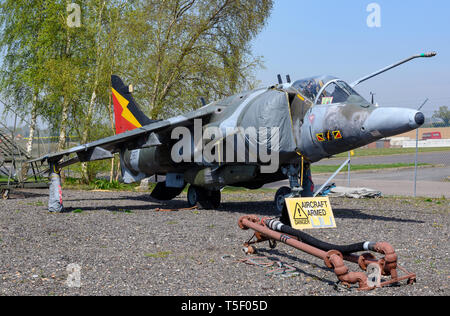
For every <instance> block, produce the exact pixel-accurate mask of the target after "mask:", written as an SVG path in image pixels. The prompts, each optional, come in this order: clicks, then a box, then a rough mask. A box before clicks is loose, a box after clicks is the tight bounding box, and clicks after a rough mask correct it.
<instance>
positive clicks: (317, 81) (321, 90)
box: [292, 76, 369, 104]
mask: <svg viewBox="0 0 450 316" xmlns="http://www.w3.org/2000/svg"><path fill="white" fill-rule="evenodd" d="M292 86H293V87H294V88H296V89H298V90H299V91H300V92H301V93H302V94H303V95H304V96H305V97H307V98H308V99H310V100H311V101H312V102H314V103H315V104H333V103H365V104H369V103H368V102H367V101H366V100H365V99H364V98H363V97H361V96H360V95H359V94H358V93H357V92H356V91H355V90H353V88H352V87H350V86H349V85H348V84H347V83H346V82H345V81H343V80H340V79H338V78H336V77H332V76H318V77H311V78H306V79H302V80H298V81H296V82H294V84H293V85H292Z"/></svg>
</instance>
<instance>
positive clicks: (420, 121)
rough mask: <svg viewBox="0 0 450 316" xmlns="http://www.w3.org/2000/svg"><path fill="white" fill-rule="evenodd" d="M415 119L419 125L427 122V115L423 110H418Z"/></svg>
mask: <svg viewBox="0 0 450 316" xmlns="http://www.w3.org/2000/svg"><path fill="white" fill-rule="evenodd" d="M414 120H415V121H416V123H417V125H423V123H425V115H423V113H422V112H418V113H417V114H416V116H415V117H414Z"/></svg>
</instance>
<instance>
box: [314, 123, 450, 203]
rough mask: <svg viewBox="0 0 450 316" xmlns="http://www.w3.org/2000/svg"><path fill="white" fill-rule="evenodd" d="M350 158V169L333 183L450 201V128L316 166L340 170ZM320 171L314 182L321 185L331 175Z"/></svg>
mask: <svg viewBox="0 0 450 316" xmlns="http://www.w3.org/2000/svg"><path fill="white" fill-rule="evenodd" d="M348 158H350V165H349V166H346V167H345V168H344V169H343V171H342V172H341V173H339V175H338V176H336V177H335V178H334V179H333V180H332V181H331V182H332V183H333V182H334V183H335V184H336V185H339V186H347V187H367V188H371V189H376V190H379V191H381V192H382V193H383V195H386V196H390V195H392V196H416V197H433V198H441V197H446V198H448V197H450V127H442V126H436V127H428V128H421V129H418V130H417V131H412V132H409V133H406V134H403V135H398V136H397V137H392V138H389V139H383V140H380V141H378V142H376V143H373V144H370V145H369V146H366V147H365V148H361V149H358V150H355V151H354V152H352V153H348V155H347V154H345V155H339V156H338V157H335V158H332V159H328V160H324V161H321V162H319V163H318V164H317V165H319V166H329V167H331V166H334V167H336V169H337V168H338V167H339V166H340V164H341V163H343V162H344V161H345V160H346V159H348ZM317 169H318V171H319V174H318V175H317V176H316V177H315V178H316V180H315V182H316V183H319V184H321V183H323V182H324V181H325V180H327V179H328V178H327V176H329V174H325V173H323V174H321V173H320V171H321V168H320V167H318V168H317Z"/></svg>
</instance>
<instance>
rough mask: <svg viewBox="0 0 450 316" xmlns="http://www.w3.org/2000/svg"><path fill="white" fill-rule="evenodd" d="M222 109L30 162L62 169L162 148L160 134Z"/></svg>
mask: <svg viewBox="0 0 450 316" xmlns="http://www.w3.org/2000/svg"><path fill="white" fill-rule="evenodd" d="M221 109H222V108H221V107H220V106H217V105H214V104H211V105H209V106H205V107H203V108H201V109H199V110H197V111H194V112H191V113H188V114H185V115H181V116H177V117H174V118H170V119H168V120H162V121H157V122H154V123H151V124H149V125H146V126H143V127H140V128H137V129H134V130H131V131H128V132H125V133H122V134H119V135H115V136H111V137H107V138H104V139H100V140H97V141H94V142H91V143H88V144H84V145H80V146H76V147H73V148H71V149H68V150H66V151H62V152H58V153H52V154H48V155H45V156H42V157H40V158H37V159H33V160H30V161H28V162H36V161H41V162H45V161H47V162H49V163H56V164H58V166H59V167H61V168H62V167H66V166H68V165H71V164H74V163H77V162H88V161H96V160H103V159H110V158H113V154H114V153H117V152H119V151H120V150H121V149H129V150H132V149H137V148H147V147H152V146H156V145H161V143H159V142H158V139H157V137H155V134H156V133H164V132H169V131H170V130H172V129H173V128H175V127H178V126H190V125H193V124H194V120H195V119H202V118H205V117H209V116H210V115H212V114H214V113H216V112H217V111H221ZM73 154H76V157H75V158H71V159H69V160H66V161H64V162H61V163H60V161H61V159H63V158H65V157H68V156H70V155H73Z"/></svg>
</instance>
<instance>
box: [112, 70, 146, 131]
mask: <svg viewBox="0 0 450 316" xmlns="http://www.w3.org/2000/svg"><path fill="white" fill-rule="evenodd" d="M111 84H112V97H113V103H114V116H115V121H116V134H121V133H124V132H127V131H131V130H134V129H136V128H139V127H142V126H145V125H149V124H151V123H153V122H155V121H152V120H151V119H149V118H148V117H147V116H146V115H145V114H144V112H142V110H141V109H140V108H139V106H138V105H137V103H136V102H135V101H134V98H133V96H132V95H131V92H130V91H129V88H128V87H127V86H125V84H124V83H123V81H122V79H120V78H119V77H118V76H115V75H113V76H111Z"/></svg>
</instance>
